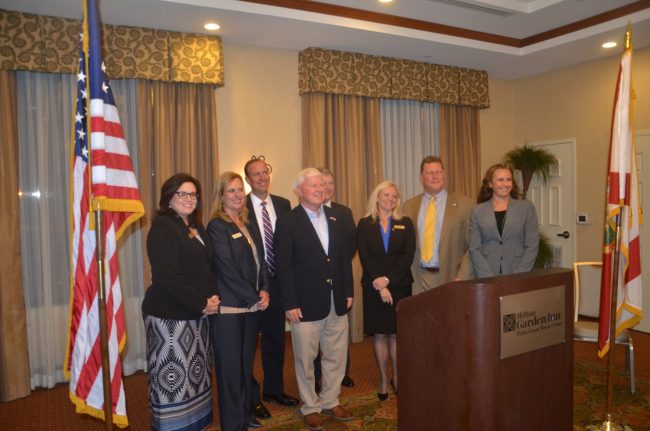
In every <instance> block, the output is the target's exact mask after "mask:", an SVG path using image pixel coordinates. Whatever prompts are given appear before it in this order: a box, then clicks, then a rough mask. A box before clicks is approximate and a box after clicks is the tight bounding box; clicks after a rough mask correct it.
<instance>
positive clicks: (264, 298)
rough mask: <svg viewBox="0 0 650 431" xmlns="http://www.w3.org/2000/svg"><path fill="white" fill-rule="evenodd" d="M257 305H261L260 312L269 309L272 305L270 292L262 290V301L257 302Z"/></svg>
mask: <svg viewBox="0 0 650 431" xmlns="http://www.w3.org/2000/svg"><path fill="white" fill-rule="evenodd" d="M257 303H258V304H260V310H262V311H264V310H266V309H267V308H269V304H270V303H271V298H270V296H269V292H267V291H266V290H260V300H259V301H257Z"/></svg>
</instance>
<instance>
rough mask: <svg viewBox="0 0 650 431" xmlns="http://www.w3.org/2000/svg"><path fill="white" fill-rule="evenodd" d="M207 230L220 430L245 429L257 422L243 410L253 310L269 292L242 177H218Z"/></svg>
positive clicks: (255, 320)
mask: <svg viewBox="0 0 650 431" xmlns="http://www.w3.org/2000/svg"><path fill="white" fill-rule="evenodd" d="M253 217H254V215H253ZM208 235H209V236H210V241H211V242H212V248H213V249H214V253H213V255H212V271H213V273H214V275H215V277H216V279H217V286H218V288H219V296H220V298H221V304H220V307H219V312H218V313H217V314H215V315H214V316H212V317H211V319H210V323H211V325H210V335H211V337H212V348H213V350H214V355H215V360H216V368H217V387H218V389H219V398H218V401H219V418H220V422H221V430H222V431H246V430H247V429H248V427H249V426H250V427H259V426H260V423H259V422H257V420H256V419H255V416H254V415H253V416H250V415H249V406H250V399H251V382H252V380H253V358H254V356H255V345H256V342H257V334H258V332H259V330H260V322H261V320H260V319H261V315H260V314H261V313H258V311H262V310H266V308H267V307H268V306H269V294H268V277H267V275H266V266H265V263H264V257H263V256H264V255H263V251H264V250H263V243H262V238H260V236H259V233H258V231H257V229H251V225H250V224H249V221H248V210H247V208H246V195H245V193H244V182H243V181H242V178H241V176H240V175H239V174H236V173H235V172H225V173H223V174H222V175H221V176H220V177H219V180H218V182H217V186H216V188H215V192H214V196H213V199H212V221H210V223H209V224H208Z"/></svg>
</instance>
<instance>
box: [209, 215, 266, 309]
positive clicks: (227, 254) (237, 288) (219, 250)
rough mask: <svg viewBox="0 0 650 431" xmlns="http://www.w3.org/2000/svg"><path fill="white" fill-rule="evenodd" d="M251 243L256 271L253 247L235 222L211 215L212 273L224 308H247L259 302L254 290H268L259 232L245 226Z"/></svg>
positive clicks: (249, 226)
mask: <svg viewBox="0 0 650 431" xmlns="http://www.w3.org/2000/svg"><path fill="white" fill-rule="evenodd" d="M246 227H247V228H248V231H249V233H250V235H251V237H252V238H253V241H254V242H255V247H256V248H257V256H258V259H259V262H260V270H259V272H258V271H257V265H256V263H255V257H254V256H253V248H252V247H251V246H250V244H249V243H248V240H247V239H246V236H244V234H243V233H242V232H241V231H240V230H239V228H238V227H237V226H236V225H235V223H232V222H228V221H226V220H224V219H222V218H215V219H212V221H210V223H208V235H209V236H210V241H211V242H212V248H213V249H214V253H213V254H212V272H213V273H214V276H215V278H216V279H217V288H218V290H219V297H220V299H221V304H220V305H223V306H228V307H239V308H249V307H252V306H253V305H254V304H255V303H256V302H259V300H260V295H259V292H258V290H257V287H258V286H259V290H267V291H268V277H267V273H266V264H265V263H264V250H263V248H264V245H263V244H262V238H260V236H259V232H258V231H257V230H256V229H253V228H252V227H251V225H250V224H249V225H247V226H246Z"/></svg>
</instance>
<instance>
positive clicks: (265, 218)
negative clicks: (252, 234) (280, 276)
mask: <svg viewBox="0 0 650 431" xmlns="http://www.w3.org/2000/svg"><path fill="white" fill-rule="evenodd" d="M262 224H263V225H264V257H265V258H266V259H265V260H266V269H267V270H268V271H269V275H270V276H271V277H274V276H275V258H274V256H273V228H272V227H271V217H270V216H269V212H268V211H267V210H266V202H262Z"/></svg>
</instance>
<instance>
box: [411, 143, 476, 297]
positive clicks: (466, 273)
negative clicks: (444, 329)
mask: <svg viewBox="0 0 650 431" xmlns="http://www.w3.org/2000/svg"><path fill="white" fill-rule="evenodd" d="M420 180H421V181H422V187H423V188H424V193H422V194H420V195H418V196H416V197H414V198H411V199H409V200H408V201H406V203H405V204H404V213H405V214H406V215H408V216H409V217H410V218H411V220H412V221H413V223H414V224H415V225H416V226H417V243H416V244H417V246H416V253H415V258H414V259H413V266H412V272H413V278H414V279H415V280H414V283H413V294H414V295H415V294H418V293H422V292H425V291H427V290H430V289H433V288H434V287H437V286H441V285H443V284H446V283H449V282H451V281H454V280H466V279H469V278H471V277H472V268H471V264H470V260H469V255H468V248H469V224H470V219H471V215H472V208H473V206H474V205H473V203H472V200H471V199H470V198H468V197H467V196H463V195H459V194H456V193H453V192H450V191H448V190H447V188H446V179H445V168H444V166H443V164H442V160H440V158H439V157H437V156H427V157H425V158H424V159H423V160H422V163H421V164H420ZM432 201H433V202H432ZM434 208H435V210H434ZM430 211H433V212H432V213H431V212H430ZM428 212H429V217H428ZM427 222H428V223H427ZM425 233H426V235H425Z"/></svg>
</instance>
